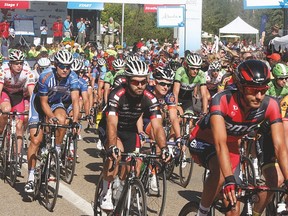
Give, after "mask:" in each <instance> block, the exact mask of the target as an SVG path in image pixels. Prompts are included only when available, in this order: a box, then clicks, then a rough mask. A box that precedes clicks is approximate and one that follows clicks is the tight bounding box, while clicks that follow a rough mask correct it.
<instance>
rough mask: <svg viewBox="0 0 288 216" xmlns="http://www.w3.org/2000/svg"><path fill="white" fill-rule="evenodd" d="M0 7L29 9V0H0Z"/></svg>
mask: <svg viewBox="0 0 288 216" xmlns="http://www.w3.org/2000/svg"><path fill="white" fill-rule="evenodd" d="M0 8H1V9H29V8H30V2H29V1H14V0H6V1H0Z"/></svg>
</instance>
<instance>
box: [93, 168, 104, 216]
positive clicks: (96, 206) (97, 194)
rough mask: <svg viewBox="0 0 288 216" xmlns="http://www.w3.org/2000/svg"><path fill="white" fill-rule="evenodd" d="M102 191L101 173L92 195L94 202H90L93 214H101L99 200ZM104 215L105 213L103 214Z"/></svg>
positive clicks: (99, 215)
mask: <svg viewBox="0 0 288 216" xmlns="http://www.w3.org/2000/svg"><path fill="white" fill-rule="evenodd" d="M102 191H103V175H102V174H101V175H100V177H99V180H98V184H97V186H96V190H95V195H94V202H93V203H92V207H93V211H94V216H101V215H102V210H101V208H100V202H101V198H102V197H101V195H102V193H103V192H102ZM105 215H106V214H105Z"/></svg>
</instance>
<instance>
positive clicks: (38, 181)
mask: <svg viewBox="0 0 288 216" xmlns="http://www.w3.org/2000/svg"><path fill="white" fill-rule="evenodd" d="M37 163H38V164H37V165H36V167H35V172H34V184H35V190H34V194H33V200H36V199H38V198H39V195H40V190H41V185H42V182H43V181H42V180H43V179H42V166H41V164H40V161H39V162H38V161H37Z"/></svg>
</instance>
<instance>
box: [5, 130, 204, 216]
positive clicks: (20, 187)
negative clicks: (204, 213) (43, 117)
mask: <svg viewBox="0 0 288 216" xmlns="http://www.w3.org/2000/svg"><path fill="white" fill-rule="evenodd" d="M81 135H82V140H81V141H79V142H78V155H79V158H78V161H77V165H76V171H75V176H74V179H73V181H72V183H71V184H70V185H69V184H66V183H65V182H64V181H62V180H61V182H60V187H59V195H58V199H57V203H56V206H55V209H54V211H53V212H49V211H47V210H46V209H45V207H44V206H43V205H41V203H39V202H38V201H33V200H32V198H31V197H30V196H28V195H27V194H25V192H24V185H25V182H26V180H27V164H26V163H24V165H23V167H22V173H21V176H20V177H18V179H17V182H16V185H15V187H14V188H12V187H11V186H10V185H9V184H8V183H7V182H4V181H3V180H1V179H0V200H1V204H0V215H1V216H2V215H5V216H10V215H11V216H18V215H25V216H26V215H27V216H28V215H29V216H38V215H39V216H46V215H64V216H66V215H67V216H68V215H69V216H74V215H75V216H80V215H93V210H92V207H91V202H92V201H93V198H94V192H95V188H96V184H97V182H98V178H99V174H100V172H101V170H102V158H100V157H99V150H98V149H97V148H96V141H97V140H98V137H97V136H96V135H95V134H94V133H93V132H91V133H86V132H85V131H82V132H81ZM174 173H175V174H174V175H173V179H172V180H170V181H168V185H167V192H168V193H167V200H166V208H165V212H164V215H165V216H175V215H178V214H179V212H180V210H181V208H182V207H183V206H184V205H185V204H186V203H187V202H188V200H189V199H191V198H196V197H199V196H200V195H201V193H200V192H201V191H202V175H203V168H201V167H199V166H198V165H195V164H194V168H193V174H192V179H191V181H190V184H189V185H188V186H187V188H182V187H181V186H180V185H179V179H178V178H177V174H178V173H179V169H178V168H177V169H176V170H175V171H174Z"/></svg>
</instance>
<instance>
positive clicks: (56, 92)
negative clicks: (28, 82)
mask: <svg viewBox="0 0 288 216" xmlns="http://www.w3.org/2000/svg"><path fill="white" fill-rule="evenodd" d="M79 89H80V85H79V80H78V75H77V74H76V73H75V72H74V71H71V72H70V74H69V75H68V76H67V77H66V78H64V79H62V80H61V81H59V80H57V79H56V69H55V68H47V69H46V70H44V71H43V72H42V73H41V74H40V77H39V80H38V89H37V92H35V93H36V96H48V103H49V104H55V103H61V102H62V101H64V100H66V99H67V98H69V97H71V96H70V94H71V91H75V90H79Z"/></svg>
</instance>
